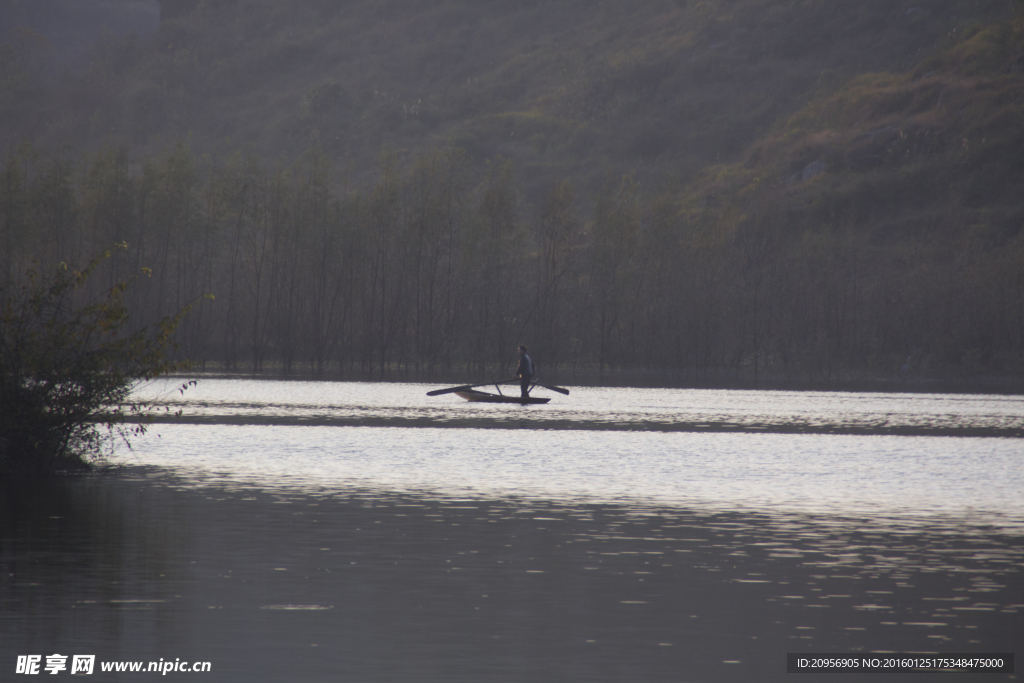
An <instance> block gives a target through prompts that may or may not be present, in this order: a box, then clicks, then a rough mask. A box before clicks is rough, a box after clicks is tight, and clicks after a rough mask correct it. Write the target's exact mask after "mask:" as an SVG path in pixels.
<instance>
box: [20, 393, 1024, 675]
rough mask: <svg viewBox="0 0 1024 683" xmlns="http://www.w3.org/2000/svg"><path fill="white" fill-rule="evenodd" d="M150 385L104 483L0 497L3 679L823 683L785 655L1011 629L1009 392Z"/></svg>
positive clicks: (959, 646)
mask: <svg viewBox="0 0 1024 683" xmlns="http://www.w3.org/2000/svg"><path fill="white" fill-rule="evenodd" d="M178 384H180V383H175V382H160V383H154V384H151V385H148V386H146V387H143V388H142V389H141V390H140V392H141V393H143V394H144V395H146V396H150V397H155V398H159V399H160V400H161V401H162V402H163V403H164V405H166V407H167V408H168V409H169V411H170V412H173V411H175V410H177V409H179V408H180V409H182V410H183V411H184V414H183V416H182V417H181V418H177V419H172V418H167V421H166V422H160V423H158V424H155V425H153V426H152V427H151V428H150V430H149V433H148V434H147V435H146V436H145V437H143V438H141V439H138V440H137V441H136V442H135V443H134V449H133V450H132V451H130V452H129V451H126V450H125V449H120V450H119V451H118V452H117V454H116V456H115V458H116V459H117V460H118V461H120V462H122V463H124V464H125V466H124V467H123V468H121V469H119V470H117V471H115V472H113V473H103V474H96V475H89V476H84V477H77V478H69V479H63V480H57V481H49V482H38V483H34V484H31V485H29V484H25V483H24V482H18V483H16V484H8V486H7V488H6V490H5V493H4V506H3V508H2V510H3V516H2V522H0V549H2V554H0V583H2V596H3V597H2V600H3V602H2V603H0V637H2V641H3V643H4V646H3V649H4V652H5V653H6V654H5V661H4V662H3V663H0V666H2V667H7V671H8V672H14V671H15V665H16V660H17V658H18V656H27V655H40V656H41V657H42V661H41V663H40V671H42V673H43V675H45V671H43V670H42V667H43V666H45V665H46V663H47V660H46V657H47V656H50V655H54V654H60V655H65V656H68V657H69V659H68V667H67V668H68V670H66V671H60V672H59V674H60V675H70V668H71V665H70V662H71V659H70V657H71V656H73V655H83V654H84V655H89V654H91V655H95V662H96V665H95V666H96V670H95V672H94V674H93V675H92V679H94V680H112V681H113V680H135V679H145V678H147V677H148V678H152V677H153V676H154V675H155V674H154V673H138V674H132V673H125V672H122V673H113V672H103V671H100V666H101V664H102V663H104V662H105V663H107V664H108V665H109V664H110V663H111V662H121V661H123V662H135V661H137V662H143V663H148V662H156V663H157V664H159V665H160V666H166V665H171V664H173V665H178V664H180V663H181V662H189V663H194V662H209V663H210V672H209V673H191V672H190V673H183V672H175V671H170V672H169V673H167V675H166V677H167V678H168V679H173V680H179V679H194V680H199V679H207V680H216V681H279V680H301V681H438V682H440V681H446V682H448V681H450V682H461V681H466V682H469V681H502V682H504V681H751V680H758V681H776V680H778V681H782V680H788V679H790V678H792V677H793V676H794V675H796V676H797V678H800V679H801V680H818V679H820V678H824V679H827V680H829V681H844V680H861V679H863V678H864V676H863V675H860V674H841V673H829V674H810V675H806V676H802V677H801V676H800V675H798V674H787V673H786V655H787V653H791V652H805V653H864V652H875V651H877V652H884V651H888V652H908V653H909V652H920V653H961V652H965V653H1012V652H1014V649H1015V648H1017V646H1018V644H1019V643H1020V642H1022V637H1024V581H1022V573H1021V567H1022V563H1024V448H1022V443H1024V442H1022V441H1021V439H1020V438H1019V437H1020V434H1021V433H1022V432H1021V430H1022V429H1024V399H1022V398H1021V397H1015V396H970V395H936V394H856V393H826V392H758V391H713V390H700V391H697V390H671V389H625V388H614V389H611V388H585V387H579V388H576V387H572V388H571V389H572V393H571V395H570V396H567V397H566V396H561V395H558V394H553V393H549V392H543V390H541V389H536V390H535V391H536V392H537V395H542V392H543V395H546V396H551V397H552V401H551V403H549V404H548V405H533V406H520V405H500V404H499V405H494V404H472V403H466V402H464V401H462V400H461V399H459V398H457V397H455V396H454V395H446V396H439V397H434V398H430V397H427V396H425V393H426V392H427V391H429V390H431V389H434V388H437V386H436V385H425V384H411V383H410V384H401V383H342V382H287V381H260V380H242V379H238V380H234V379H210V380H203V381H201V382H200V383H199V385H198V386H197V387H194V388H191V389H189V390H188V391H186V392H185V393H184V394H179V393H178V392H176V391H175V387H177V386H178ZM506 391H507V390H506ZM58 661H59V660H58ZM179 668H180V667H179ZM908 675H910V674H907V673H902V674H900V673H892V674H873V675H872V679H873V680H904V679H905V678H906V677H907V676H908ZM978 675H979V674H977V673H944V674H942V676H941V678H942V680H943V681H946V680H949V681H960V680H963V681H966V680H976V679H977V677H978ZM1016 676H1017V675H1016V674H1006V673H1000V674H997V673H990V674H986V675H985V680H1016ZM21 678H23V677H22V676H17V677H16V678H15V677H14V675H12V679H14V680H17V679H21ZM4 680H7V677H4ZM28 680H31V679H28ZM922 680H923V679H922Z"/></svg>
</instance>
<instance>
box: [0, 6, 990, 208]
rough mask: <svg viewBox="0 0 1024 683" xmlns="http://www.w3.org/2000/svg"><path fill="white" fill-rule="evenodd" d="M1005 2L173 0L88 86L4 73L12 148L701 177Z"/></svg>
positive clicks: (97, 56)
mask: <svg viewBox="0 0 1024 683" xmlns="http://www.w3.org/2000/svg"><path fill="white" fill-rule="evenodd" d="M1008 9H1009V5H1008V3H1007V0H976V1H967V0H935V1H934V2H930V3H928V4H927V5H926V6H918V5H914V3H911V2H908V3H896V4H893V3H891V2H888V1H885V0H860V1H852V0H851V1H844V2H836V1H834V0H827V1H826V0H817V1H814V0H810V1H807V2H799V3H796V2H781V1H780V0H716V1H710V2H707V1H706V2H685V1H681V0H651V1H650V2H644V3H639V4H637V3H621V2H610V1H606V2H594V1H592V0H557V1H547V2H540V1H536V0H535V1H532V2H527V1H521V2H502V1H499V0H484V1H481V0H445V1H443V2H423V1H422V0H350V1H349V2H343V3H342V2H334V1H333V0H304V1H302V2H289V3H280V2H273V1H271V0H205V1H204V2H202V3H198V2H192V3H188V2H186V3H177V4H173V3H170V2H166V1H165V2H164V10H163V14H164V17H165V18H164V21H163V23H162V25H161V27H160V30H159V31H158V32H157V33H156V35H154V36H153V37H152V38H151V39H149V40H145V41H143V40H139V39H136V38H127V39H111V38H109V37H108V39H107V40H106V41H105V42H103V43H102V44H100V45H98V46H97V47H96V48H95V49H94V51H93V53H92V65H91V68H90V69H89V71H88V72H87V73H86V74H84V75H81V74H76V73H68V74H64V75H63V76H59V77H54V78H51V79H48V80H43V81H40V79H36V78H33V77H31V76H28V75H23V74H21V73H19V71H18V68H17V67H18V66H19V65H18V64H17V63H12V62H10V61H9V60H8V61H7V62H6V64H5V66H4V67H3V69H4V71H3V73H4V78H3V82H4V93H3V96H2V97H0V101H3V102H4V103H5V105H3V107H2V112H0V117H2V120H3V122H4V125H3V126H2V132H0V144H3V146H5V147H6V146H7V145H9V144H11V142H12V141H14V140H18V139H28V140H32V141H35V142H43V143H46V144H57V143H71V144H74V145H75V146H76V147H85V148H95V147H96V146H97V145H98V144H101V143H104V142H108V141H111V140H118V141H124V142H126V143H127V144H129V145H130V146H131V147H132V148H133V149H135V150H137V151H138V152H140V153H148V152H153V151H155V150H157V149H160V148H162V147H163V146H165V145H167V144H169V143H171V142H173V141H175V140H177V139H188V140H189V144H190V145H191V146H192V148H193V149H195V150H196V151H197V152H208V151H220V152H225V151H228V150H234V149H241V148H244V147H252V148H254V149H256V150H258V151H260V152H261V153H263V154H265V155H267V156H270V157H277V156H284V157H285V158H288V159H294V158H296V157H297V156H298V155H299V154H301V152H302V151H303V150H304V149H306V148H307V147H309V146H310V145H316V146H318V147H320V148H322V149H323V150H324V151H325V152H326V154H327V155H328V156H329V157H330V158H331V159H333V160H334V161H335V162H336V163H337V164H339V165H340V166H341V167H343V168H347V169H348V170H349V172H350V173H351V174H353V176H354V177H355V178H357V179H365V178H366V177H367V173H368V172H369V171H371V170H372V169H373V168H374V166H375V162H376V159H377V157H378V156H379V155H380V153H381V152H382V151H383V150H384V149H385V148H390V149H392V150H394V151H395V152H396V153H397V154H398V155H399V158H400V159H402V158H408V156H409V155H412V154H415V153H417V152H422V151H425V150H427V149H429V148H431V147H433V146H437V145H446V144H452V145H455V146H457V147H459V148H462V149H464V150H466V151H467V153H468V155H469V157H470V158H471V159H472V160H473V161H474V162H475V163H477V164H480V163H482V162H484V161H486V160H488V159H491V158H494V157H495V156H498V155H501V156H503V157H506V158H510V159H512V160H514V161H515V162H516V164H517V168H518V171H519V174H520V177H522V178H524V179H527V180H526V182H527V184H528V185H530V186H531V188H532V189H534V190H535V189H536V188H537V187H545V186H546V185H547V183H548V182H549V181H550V180H552V179H558V178H563V177H569V178H572V179H573V180H574V181H575V182H576V183H577V184H578V185H579V186H580V187H581V188H586V189H587V191H588V192H591V191H594V190H596V189H597V188H598V187H599V186H600V184H601V183H602V182H603V181H604V180H606V179H607V178H608V177H614V176H617V175H621V174H622V173H625V172H634V173H635V174H636V175H637V177H638V178H639V179H641V180H642V181H644V182H650V181H660V180H661V179H663V178H664V177H666V176H667V177H669V178H673V179H676V180H679V179H685V178H688V177H691V176H692V174H693V173H695V172H696V171H698V170H699V169H701V168H703V167H704V166H706V165H707V164H709V163H716V162H729V161H733V160H736V159H738V158H739V157H740V156H741V155H742V154H743V153H744V151H745V150H746V148H747V147H748V146H749V145H750V144H752V143H754V142H755V141H756V140H758V139H759V137H760V136H762V135H763V134H765V132H766V131H768V130H769V129H770V128H771V127H772V126H773V125H774V124H776V123H777V122H778V121H779V120H780V119H785V118H786V117H788V116H789V115H790V114H792V112H794V111H796V110H797V109H799V108H800V107H802V106H804V105H805V104H806V103H807V102H808V101H809V100H810V99H811V98H813V97H814V96H816V95H818V94H819V93H821V92H822V91H828V90H830V89H834V88H836V87H839V86H841V85H842V84H843V83H845V82H846V81H848V80H849V79H850V78H853V77H855V76H856V75H857V74H860V73H865V72H896V73H900V72H903V71H905V70H906V69H908V68H912V67H913V66H914V65H915V64H916V63H918V62H919V61H920V60H922V59H924V58H926V57H927V56H928V55H929V54H931V53H932V52H934V50H936V49H937V47H939V46H940V45H941V44H942V43H943V41H945V40H947V39H948V36H949V35H950V34H951V32H955V31H957V30H963V29H964V27H967V26H971V25H974V24H977V23H979V22H990V21H993V20H996V19H998V18H1001V17H1003V16H1005V15H1006V13H1007V11H1008Z"/></svg>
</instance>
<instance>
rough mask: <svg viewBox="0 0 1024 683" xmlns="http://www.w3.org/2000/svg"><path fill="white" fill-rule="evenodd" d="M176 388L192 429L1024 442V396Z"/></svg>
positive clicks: (160, 390)
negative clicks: (513, 400) (546, 399)
mask: <svg viewBox="0 0 1024 683" xmlns="http://www.w3.org/2000/svg"><path fill="white" fill-rule="evenodd" d="M177 385H178V383H177V382H174V381H166V382H156V383H153V384H150V385H148V386H146V387H143V388H142V389H140V392H139V393H140V395H142V396H146V397H160V398H161V399H162V400H163V401H164V402H165V403H166V405H167V406H168V407H171V408H173V409H178V408H183V409H184V410H185V412H186V415H185V416H184V420H185V421H193V422H199V423H203V424H209V423H232V424H296V425H297V424H322V425H367V426H416V427H445V426H455V427H501V428H508V427H516V428H519V427H524V426H525V427H530V428H537V429H575V430H579V429H601V430H608V429H626V430H654V431H764V430H767V431H776V432H780V431H781V432H796V433H799V432H810V433H814V432H817V433H848V434H868V433H870V434H917V435H947V434H948V435H957V436H1024V398H1022V397H1019V396H970V395H945V394H872V393H844V392H794V391H726V390H711V389H688V390H684V389H627V388H595V387H578V388H572V393H571V395H570V396H562V395H560V394H554V393H551V392H547V391H546V390H544V389H542V388H537V389H535V390H534V391H535V392H536V395H538V396H539V395H541V394H544V395H545V396H552V397H553V398H552V402H551V403H549V404H547V405H543V406H521V405H516V404H499V405H495V404H481V403H467V402H465V401H463V400H462V399H460V398H458V397H457V396H455V395H452V394H449V395H444V396H437V397H428V396H426V395H425V394H426V392H427V391H429V390H431V389H436V388H438V387H437V386H436V385H426V384H389V383H360V382H288V381H280V382H276V381H259V380H225V379H211V380H202V381H201V382H200V383H199V385H198V386H197V387H195V388H192V389H190V390H188V391H187V392H185V394H179V393H177V392H176V391H174V388H175V387H177Z"/></svg>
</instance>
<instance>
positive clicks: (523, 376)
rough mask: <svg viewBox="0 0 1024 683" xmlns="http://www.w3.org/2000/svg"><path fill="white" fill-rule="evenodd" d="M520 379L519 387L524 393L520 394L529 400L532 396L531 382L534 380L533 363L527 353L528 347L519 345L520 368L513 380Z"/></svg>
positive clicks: (517, 369)
mask: <svg viewBox="0 0 1024 683" xmlns="http://www.w3.org/2000/svg"><path fill="white" fill-rule="evenodd" d="M516 377H518V378H519V387H520V389H521V391H522V393H521V394H520V395H521V396H522V397H523V398H528V397H529V395H530V382H531V381H532V380H533V361H532V360H531V359H530V356H528V355H527V353H526V345H525V344H520V345H519V367H517V368H516V374H514V375H512V378H513V379H515V378H516Z"/></svg>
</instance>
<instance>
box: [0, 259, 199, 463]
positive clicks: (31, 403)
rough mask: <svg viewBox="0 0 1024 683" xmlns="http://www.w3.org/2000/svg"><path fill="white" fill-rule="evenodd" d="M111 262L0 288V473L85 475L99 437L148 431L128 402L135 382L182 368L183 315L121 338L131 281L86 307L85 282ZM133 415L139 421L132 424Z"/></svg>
mask: <svg viewBox="0 0 1024 683" xmlns="http://www.w3.org/2000/svg"><path fill="white" fill-rule="evenodd" d="M126 247H127V245H118V248H126ZM112 254H113V249H108V250H106V251H104V252H102V253H101V254H99V255H98V256H96V257H95V258H94V259H93V260H92V261H91V262H90V263H89V264H88V265H87V266H86V267H85V268H84V269H83V270H80V271H78V270H73V269H72V268H70V267H69V266H68V265H67V264H66V263H61V264H60V265H59V266H58V267H57V268H55V269H54V270H53V272H52V273H50V274H46V275H42V274H40V273H39V272H37V271H34V270H32V271H29V272H28V273H27V274H26V282H25V284H24V285H22V286H20V287H19V286H17V285H8V286H6V287H5V288H4V289H3V290H0V327H2V332H0V472H12V471H14V472H26V471H28V472H53V471H60V470H68V469H82V468H86V467H88V466H89V464H90V463H91V462H93V461H95V460H96V459H98V458H99V457H101V455H102V449H101V446H102V445H103V443H104V442H105V441H106V440H107V439H106V438H105V437H109V436H113V435H117V436H119V437H121V438H123V439H124V440H125V441H127V440H128V437H129V436H132V435H138V434H142V433H143V432H144V431H145V418H146V417H147V415H148V414H149V406H147V405H146V404H144V403H139V402H137V401H134V400H133V399H132V398H131V392H132V389H133V388H134V387H135V385H136V383H137V382H138V381H140V380H148V379H152V378H154V377H157V376H159V375H163V374H166V373H169V372H172V371H174V370H177V369H179V368H181V367H183V365H184V364H183V363H178V362H174V361H172V360H171V359H170V358H169V352H170V351H171V350H172V349H173V348H174V344H173V341H172V339H171V335H172V333H173V332H174V329H175V327H176V326H177V325H178V323H179V322H180V320H181V319H182V317H183V316H184V315H185V313H186V312H187V311H188V307H186V308H185V309H182V310H181V311H180V312H179V313H178V314H177V315H174V316H168V317H165V318H163V319H162V320H160V321H159V322H158V323H156V324H155V325H153V326H148V327H142V328H140V329H138V330H136V331H134V332H130V333H126V329H125V328H126V326H127V325H128V322H129V316H128V309H127V308H126V307H125V305H124V303H123V301H122V297H123V295H124V293H125V291H126V290H127V289H128V287H129V286H130V284H131V282H132V281H133V280H134V279H135V278H134V277H132V278H128V279H124V280H120V281H117V282H115V283H114V285H113V286H112V287H110V289H109V290H107V291H106V293H105V294H104V295H103V296H101V297H98V298H95V299H94V300H91V301H85V302H83V301H82V300H83V298H84V294H85V287H86V283H87V282H88V280H89V277H90V275H92V274H93V273H94V271H95V270H96V269H97V267H99V265H100V264H101V263H102V262H103V261H105V260H106V259H108V258H110V257H111V255H112ZM188 384H191V383H187V384H185V385H183V387H182V389H184V388H185V387H187V386H188ZM131 417H137V418H141V420H134V421H133V422H134V424H129V423H128V421H127V420H128V418H131ZM103 427H105V428H106V433H104V432H103V431H101V428H103Z"/></svg>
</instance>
